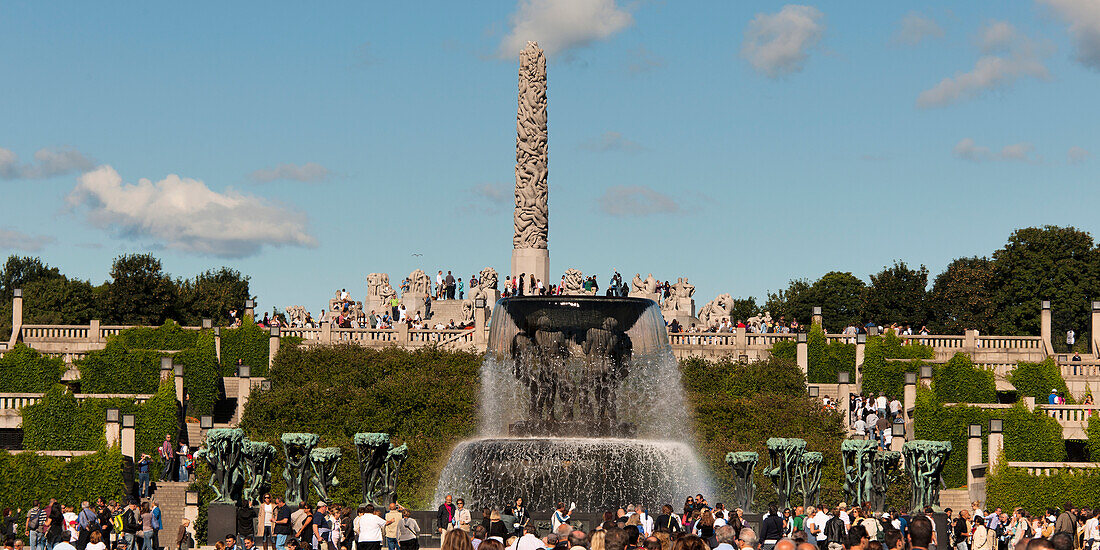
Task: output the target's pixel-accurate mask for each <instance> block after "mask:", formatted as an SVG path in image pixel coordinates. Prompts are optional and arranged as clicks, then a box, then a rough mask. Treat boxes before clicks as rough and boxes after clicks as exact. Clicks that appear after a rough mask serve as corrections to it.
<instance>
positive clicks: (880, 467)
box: [871, 451, 901, 512]
mask: <svg viewBox="0 0 1100 550" xmlns="http://www.w3.org/2000/svg"><path fill="white" fill-rule="evenodd" d="M900 461H901V453H899V452H897V451H878V452H876V453H875V458H874V461H873V462H872V463H871V507H872V508H873V509H874V511H875V512H884V511H885V509H886V491H888V490H889V489H890V482H891V481H892V480H893V478H894V477H895V476H896V475H897V471H898V462H900Z"/></svg>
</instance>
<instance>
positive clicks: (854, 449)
mask: <svg viewBox="0 0 1100 550" xmlns="http://www.w3.org/2000/svg"><path fill="white" fill-rule="evenodd" d="M876 448H877V444H876V443H875V442H874V441H867V440H864V439H845V440H844V441H842V442H841V443H840V459H841V464H842V466H843V468H844V497H845V498H846V499H848V502H867V501H869V500H870V499H871V461H872V460H873V459H874V455H875V449H876Z"/></svg>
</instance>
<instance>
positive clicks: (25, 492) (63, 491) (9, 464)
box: [0, 447, 126, 531]
mask: <svg viewBox="0 0 1100 550" xmlns="http://www.w3.org/2000/svg"><path fill="white" fill-rule="evenodd" d="M0 472H4V475H0V502H3V503H4V506H5V507H10V508H11V509H12V510H15V509H23V510H29V509H30V508H31V505H32V503H33V502H34V501H35V500H40V501H42V502H47V501H48V500H49V499H51V498H56V499H57V501H58V502H62V503H65V504H69V505H79V503H80V502H81V501H84V500H88V501H93V502H94V501H95V499H96V498H97V497H103V498H104V499H107V500H112V499H114V500H120V499H122V497H123V496H124V495H125V494H126V490H125V489H126V488H125V486H124V484H123V481H122V452H121V451H120V450H119V449H118V448H117V447H116V448H112V449H107V450H103V451H100V452H97V453H94V454H91V455H87V456H78V457H74V458H73V459H72V460H64V459H61V458H54V457H48V456H39V455H37V454H35V453H29V452H28V453H15V454H12V453H9V452H8V451H4V450H0ZM20 531H22V529H20Z"/></svg>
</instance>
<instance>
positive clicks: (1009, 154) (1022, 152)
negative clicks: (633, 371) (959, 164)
mask: <svg viewBox="0 0 1100 550" xmlns="http://www.w3.org/2000/svg"><path fill="white" fill-rule="evenodd" d="M1034 150H1035V146H1034V145H1032V144H1030V143H1027V142H1020V143H1013V144H1011V145H1005V146H1004V147H1002V148H1001V150H1000V152H998V153H994V152H993V151H992V150H990V149H989V148H988V147H983V146H980V145H978V144H976V143H974V140H973V139H971V138H963V139H961V140H959V142H958V143H956V144H955V147H954V148H952V150H951V153H952V154H953V155H954V156H955V158H958V159H962V160H968V161H970V162H985V161H992V160H1003V161H1020V162H1038V159H1036V158H1034V157H1033V156H1032V155H1031V153H1032V151H1034Z"/></svg>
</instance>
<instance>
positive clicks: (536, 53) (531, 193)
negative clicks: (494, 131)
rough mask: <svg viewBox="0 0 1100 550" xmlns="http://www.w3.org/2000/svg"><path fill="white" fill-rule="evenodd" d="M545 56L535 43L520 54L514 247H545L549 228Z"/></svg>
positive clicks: (529, 44) (528, 44)
mask: <svg viewBox="0 0 1100 550" xmlns="http://www.w3.org/2000/svg"><path fill="white" fill-rule="evenodd" d="M548 137H549V136H548V133H547V127H546V56H545V55H544V54H543V52H542V49H541V48H539V46H538V44H537V43H535V42H528V43H527V47H526V48H524V49H523V51H521V52H520V53H519V108H518V110H517V112H516V208H515V214H514V225H515V234H514V236H513V238H512V245H513V247H514V248H546V240H547V235H548V231H549V207H548V203H547V196H548V192H549V187H548V184H547V175H548V172H549V169H548V166H549V160H550V159H549V152H548V149H549V148H548V144H547V141H548Z"/></svg>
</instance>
